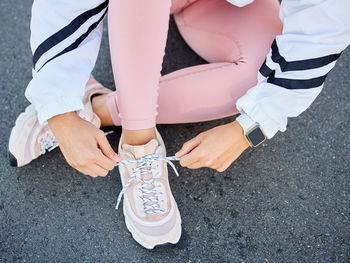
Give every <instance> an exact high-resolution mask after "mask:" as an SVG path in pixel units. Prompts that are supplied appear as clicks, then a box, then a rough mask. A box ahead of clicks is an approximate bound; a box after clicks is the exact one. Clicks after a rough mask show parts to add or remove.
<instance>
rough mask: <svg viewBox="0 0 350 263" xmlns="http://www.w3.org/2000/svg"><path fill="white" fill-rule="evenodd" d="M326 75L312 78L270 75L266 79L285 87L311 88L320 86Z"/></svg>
mask: <svg viewBox="0 0 350 263" xmlns="http://www.w3.org/2000/svg"><path fill="white" fill-rule="evenodd" d="M327 75H328V74H326V75H324V76H321V77H317V78H312V79H282V78H275V77H274V76H271V77H270V78H268V79H267V82H268V83H271V84H275V85H277V86H280V87H283V88H286V89H311V88H316V87H319V86H321V85H322V84H323V83H324V81H325V80H326V77H327Z"/></svg>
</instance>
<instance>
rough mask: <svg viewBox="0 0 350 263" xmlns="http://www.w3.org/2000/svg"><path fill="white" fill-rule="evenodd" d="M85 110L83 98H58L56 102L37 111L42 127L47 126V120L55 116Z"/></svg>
mask: <svg viewBox="0 0 350 263" xmlns="http://www.w3.org/2000/svg"><path fill="white" fill-rule="evenodd" d="M83 108H84V104H83V101H82V98H80V97H76V98H71V97H67V98H57V99H55V101H52V102H49V103H47V104H46V105H43V106H41V107H39V108H37V109H36V111H37V113H38V120H39V123H40V124H41V125H44V124H46V122H47V120H48V119H50V118H51V117H53V116H56V115H59V114H63V113H67V112H73V111H79V110H82V109H83Z"/></svg>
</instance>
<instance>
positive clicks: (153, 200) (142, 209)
mask: <svg viewBox="0 0 350 263" xmlns="http://www.w3.org/2000/svg"><path fill="white" fill-rule="evenodd" d="M156 133H157V139H152V140H151V141H149V142H148V143H147V144H144V145H136V146H132V145H128V144H123V146H121V140H122V138H120V141H119V147H118V151H119V155H120V157H121V158H122V159H123V161H122V162H120V163H118V164H117V165H118V166H119V172H120V176H121V181H122V185H123V189H122V191H121V192H120V194H119V197H118V203H117V207H116V208H118V205H119V202H120V200H121V197H122V196H123V195H124V200H123V210H124V216H125V223H126V226H127V228H128V230H129V231H130V232H131V234H132V236H133V238H134V239H135V240H136V241H137V242H138V243H139V244H141V245H142V246H143V247H145V248H147V249H153V248H154V247H155V246H157V245H163V244H167V243H171V244H176V243H177V242H178V241H179V239H180V236H181V217H180V212H179V209H178V207H177V204H176V202H175V199H174V197H173V195H172V193H171V190H170V186H169V181H168V169H167V163H169V164H170V165H171V167H172V168H173V169H174V171H175V173H176V174H177V175H178V173H177V171H176V168H175V166H174V164H173V163H172V162H171V160H178V158H177V157H166V150H165V145H164V142H163V140H162V138H161V136H160V134H159V132H158V131H156Z"/></svg>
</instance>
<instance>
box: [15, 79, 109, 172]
mask: <svg viewBox="0 0 350 263" xmlns="http://www.w3.org/2000/svg"><path fill="white" fill-rule="evenodd" d="M91 82H92V81H89V83H88V85H87V86H86V90H85V96H84V98H83V103H84V110H82V111H81V112H80V113H79V116H80V117H81V118H83V119H85V120H87V121H90V122H91V123H93V124H94V125H95V126H96V127H100V124H101V122H100V119H99V118H98V117H97V115H96V114H94V113H93V111H92V105H91V97H92V96H93V95H95V94H105V93H109V92H110V90H109V89H106V88H104V87H103V86H102V85H101V84H99V83H98V82H97V81H94V82H93V83H91ZM56 147H58V143H57V142H56V139H55V136H54V135H53V133H52V131H51V130H50V128H49V125H48V124H46V125H40V124H39V122H38V118H37V113H36V110H35V108H34V106H33V105H29V106H28V107H27V108H26V109H25V111H24V112H22V113H21V114H20V115H19V116H18V118H17V120H16V124H15V126H14V127H13V128H12V131H11V135H10V140H9V161H10V164H11V165H12V166H18V167H20V166H24V165H26V164H28V163H30V162H31V161H32V160H34V159H36V158H38V157H39V156H40V155H43V154H45V153H46V152H47V151H51V150H53V149H54V148H56Z"/></svg>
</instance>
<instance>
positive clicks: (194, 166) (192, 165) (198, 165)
mask: <svg viewBox="0 0 350 263" xmlns="http://www.w3.org/2000/svg"><path fill="white" fill-rule="evenodd" d="M202 167H203V165H202V163H200V162H195V163H193V164H190V165H189V166H187V168H189V169H198V168H202Z"/></svg>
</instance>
